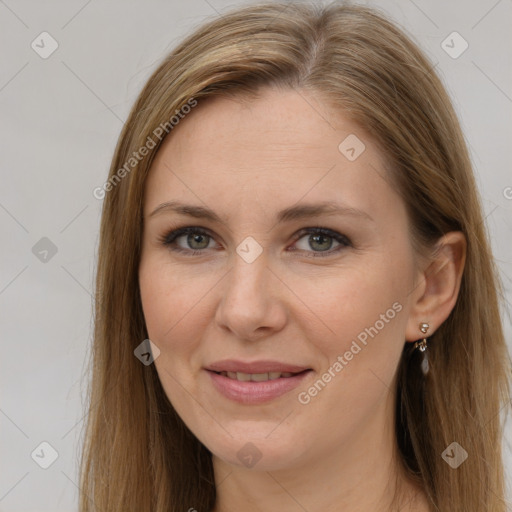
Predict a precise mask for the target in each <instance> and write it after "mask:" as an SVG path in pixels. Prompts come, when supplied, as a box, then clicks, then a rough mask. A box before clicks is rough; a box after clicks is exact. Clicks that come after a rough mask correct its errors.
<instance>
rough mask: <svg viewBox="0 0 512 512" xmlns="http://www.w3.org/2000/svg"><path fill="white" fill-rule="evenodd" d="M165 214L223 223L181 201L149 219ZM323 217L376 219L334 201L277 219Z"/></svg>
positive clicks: (294, 209)
mask: <svg viewBox="0 0 512 512" xmlns="http://www.w3.org/2000/svg"><path fill="white" fill-rule="evenodd" d="M164 212H175V213H178V214H180V215H188V216H189V217H194V218H196V219H206V220H210V221H213V222H218V223H220V224H222V223H223V221H222V219H221V218H220V217H219V215H217V214H216V213H215V212H214V211H213V210H211V209H210V208H207V207H204V206H196V205H190V204H185V203H181V202H180V201H167V202H165V203H162V204H160V205H158V206H157V207H156V208H155V209H154V210H153V211H152V212H151V213H150V214H149V217H154V216H155V215H158V214H161V213H164ZM321 215H346V216H351V217H359V218H363V219H366V220H369V221H372V222H374V219H373V218H372V217H371V216H370V215H369V214H368V213H366V212H364V211H363V210H358V209H357V208H353V207H350V206H344V205H342V204H339V203H336V202H333V201H324V202H321V203H315V204H301V205H296V206H290V207H289V208H285V209H284V210H281V211H280V212H278V214H277V216H276V218H277V222H281V223H282V222H290V221H293V220H300V219H305V218H309V217H319V216H321Z"/></svg>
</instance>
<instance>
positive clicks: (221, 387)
mask: <svg viewBox="0 0 512 512" xmlns="http://www.w3.org/2000/svg"><path fill="white" fill-rule="evenodd" d="M207 372H208V373H209V374H210V377H211V379H212V381H213V385H214V386H215V388H216V389H217V391H219V392H220V393H221V394H222V395H223V396H225V397H226V398H229V399H230V400H233V401H235V402H238V403H241V404H262V403H265V402H269V401H270V400H273V399H275V398H278V397H280V396H281V395H284V394H285V393H288V391H291V390H292V389H295V388H296V387H297V386H298V385H299V384H300V383H301V382H302V381H303V380H304V379H305V378H306V377H307V376H308V375H309V374H310V373H311V370H307V371H305V372H302V373H299V374H297V375H294V376H293V377H280V378H279V379H274V380H267V381H264V382H253V381H239V380H236V379H230V378H229V377H224V376H223V375H219V374H218V373H215V372H212V371H210V370H207Z"/></svg>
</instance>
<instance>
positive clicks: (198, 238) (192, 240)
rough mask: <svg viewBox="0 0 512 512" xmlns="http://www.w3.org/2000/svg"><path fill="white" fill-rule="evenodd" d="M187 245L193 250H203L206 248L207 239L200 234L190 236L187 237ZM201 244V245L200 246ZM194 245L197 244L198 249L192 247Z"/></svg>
mask: <svg viewBox="0 0 512 512" xmlns="http://www.w3.org/2000/svg"><path fill="white" fill-rule="evenodd" d="M187 241H188V243H189V245H190V246H191V247H192V248H193V249H204V248H206V247H208V240H207V237H206V236H204V235H201V234H192V235H188V240H187ZM201 242H202V245H201ZM195 243H198V244H199V245H200V247H197V246H194V244H195Z"/></svg>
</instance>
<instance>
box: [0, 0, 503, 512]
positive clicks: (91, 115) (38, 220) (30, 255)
mask: <svg viewBox="0 0 512 512" xmlns="http://www.w3.org/2000/svg"><path fill="white" fill-rule="evenodd" d="M242 3H247V2H237V3H235V4H237V5H240V4H242ZM367 3H368V4H370V5H376V6H379V7H381V8H383V9H384V10H385V11H387V12H388V13H389V14H391V15H392V17H393V18H394V19H395V20H396V21H397V22H398V23H399V24H401V25H402V26H404V27H405V28H406V30H407V31H408V32H409V34H410V35H412V36H413V37H414V38H415V39H416V40H417V42H419V44H420V45H421V47H422V48H423V49H424V50H425V51H426V52H427V54H428V55H429V56H430V58H431V59H432V61H433V62H435V63H437V69H438V71H439V72H440V73H441V76H442V78H443V80H444V82H445V84H446V86H447V88H448V90H449V92H450V94H451V95H452V98H453V100H454V102H455V106H456V108H457V111H458V113H459V115H460V119H461V122H462V125H463V129H464V131H465V134H466V137H467V140H468V143H469V146H470V149H471V155H472V159H473V161H474V164H475V169H476V172H477V179H478V183H479V187H480V190H481V194H482V197H483V202H484V208H485V213H486V215H487V217H486V222H487V224H488V227H489V229H490V231H491V234H492V240H493V247H494V251H495V256H496V259H497V262H498V264H499V267H500V271H501V275H502V278H503V281H504V284H505V287H506V293H507V300H508V304H507V309H508V311H507V312H506V314H505V316H504V326H505V330H506V334H507V339H508V340H509V343H510V340H511V338H512V335H511V333H512V328H511V320H510V304H511V302H512V301H511V298H512V286H511V285H512V260H511V255H512V236H511V235H512V188H508V187H512V172H511V157H510V151H509V149H510V144H511V142H512V122H511V113H512V87H511V83H512V80H511V79H512V45H511V44H510V30H511V27H512V1H511V0H499V1H496V0H481V1H476V0H473V1H469V2H467V1H463V0H457V1H452V2H449V3H448V2H445V1H443V0H436V1H430V2H428V1H426V0H414V1H412V0H403V1H382V0H381V1H373V2H367ZM235 4H233V2H227V1H224V0H208V1H206V0H188V1H187V2H178V1H177V0H168V1H157V0H152V1H145V2H143V1H142V0H137V1H126V0H125V1H121V0H112V1H108V2H107V1H100V0H89V1H83V0H73V1H70V0H68V1H63V0H61V1H52V2H36V1H33V2H31V1H22V0H19V1H16V0H5V1H3V0H0V54H1V63H2V65H1V69H0V109H1V117H0V131H1V132H0V136H1V147H2V151H1V161H0V172H1V181H0V183H1V188H0V228H1V233H2V238H1V239H2V244H1V266H0V326H1V343H2V357H1V359H0V386H1V388H0V389H1V391H2V392H1V397H0V398H1V401H0V432H1V438H0V461H1V462H0V511H2V512H6V511H9V512H18V511H23V512H29V511H39V512H42V511H52V512H60V511H71V510H76V509H77V490H78V489H77V457H78V454H79V450H80V438H81V437H80V436H81V433H82V431H81V429H82V427H83V424H84V421H83V420H84V410H83V406H84V398H85V390H86V385H87V381H88V377H87V374H86V373H85V366H84V362H85V360H86V356H87V355H88V351H89V346H90V341H91V312H92V296H91V293H92V290H93V275H94V266H95V251H96V249H97V242H98V227H99V220H100V210H101V206H102V203H101V201H100V200H98V199H96V198H95V197H94V196H93V194H92V191H93V189H94V188H95V187H98V186H101V185H102V183H103V182H104V181H105V179H106V176H107V171H108V167H109V163H110V159H111V157H112V153H113V149H114V145H115V142H116V140H117V137H118V134H119V132H120V130H121V127H122V125H123V121H124V120H125V119H126V116H127V114H128V111H129V108H130V107H131V105H132V103H133V101H134V99H135V97H136V95H137V93H138V92H139V90H140V88H141V87H142V85H143V84H144V82H145V80H146V79H147V77H148V75H149V73H150V72H151V71H152V70H153V69H154V67H155V66H156V64H157V63H158V62H159V60H160V59H161V58H162V57H163V56H164V54H165V53H166V52H167V51H169V50H170V49H171V48H172V47H173V46H174V45H175V44H177V42H178V41H179V40H180V39H181V38H182V37H183V35H184V34H186V33H188V32H189V31H190V29H192V28H193V27H195V26H196V25H198V24H200V23H201V22H202V21H204V20H205V19H206V18H210V17H212V16H215V15H216V13H217V12H222V11H223V10H224V9H225V8H226V7H228V6H232V5H235ZM44 31H46V32H48V33H49V34H51V36H52V37H53V38H54V39H55V40H56V41H57V43H58V45H59V46H58V48H57V50H56V51H55V52H54V53H53V54H52V55H51V56H49V57H48V58H46V59H43V58H42V57H41V56H40V55H39V54H38V53H36V51H35V50H34V49H33V48H32V47H31V43H32V42H33V41H35V43H34V44H39V45H40V47H42V46H43V45H44V50H45V51H47V50H48V49H49V48H50V42H49V39H45V40H44V41H45V42H44V43H41V38H40V37H38V36H39V34H41V33H42V32H44ZM453 31H457V32H458V33H459V34H460V35H461V36H462V37H463V38H464V39H465V40H466V41H467V43H468V44H469V47H468V49H467V50H466V51H465V52H464V53H462V55H460V56H459V57H458V58H452V57H451V56H450V55H448V54H447V53H446V52H445V50H444V49H443V47H442V42H443V41H444V40H445V39H446V38H447V36H448V35H449V34H451V33H452V32H453ZM45 37H47V36H45ZM448 41H450V39H448ZM454 41H455V42H454V43H453V44H452V43H449V44H450V45H452V46H454V50H452V52H453V51H456V50H458V49H460V48H461V46H460V43H461V41H460V40H457V39H455V40H454ZM445 44H446V43H445ZM39 51H43V48H39ZM43 237H47V238H48V239H49V240H51V242H52V244H54V246H55V249H56V250H57V252H56V253H55V254H52V252H51V249H50V252H48V254H47V255H46V254H45V253H44V252H40V251H43V250H44V249H45V248H46V249H48V241H43V242H39V241H40V239H41V238H43ZM38 242H39V244H40V245H38V246H36V249H34V251H33V247H34V246H35V245H36V244H37V243H38ZM41 244H42V245H41ZM45 244H46V245H45ZM38 251H39V253H38ZM34 252H35V253H36V254H34ZM41 258H43V259H44V258H46V261H41ZM492 341H493V340H488V342H489V343H492ZM508 425H509V426H508V427H507V440H506V441H505V450H504V451H505V456H506V461H507V469H508V479H509V480H512V478H511V474H512V471H511V470H512V455H511V449H510V446H511V440H512V433H511V430H512V428H511V427H510V422H509V423H508ZM43 441H46V442H48V443H50V444H51V445H52V446H53V447H54V449H55V450H56V451H57V452H58V458H57V459H56V460H55V462H54V463H53V464H52V465H51V466H50V467H49V468H48V469H46V470H45V469H42V468H41V467H39V465H37V464H36V462H35V461H34V460H33V459H32V458H31V453H32V452H33V451H34V450H35V449H36V448H37V450H36V452H35V453H36V454H37V453H39V455H40V457H39V459H37V456H36V455H34V458H35V459H36V460H39V461H43V459H44V457H47V460H49V459H48V457H49V453H50V452H49V450H48V449H46V451H45V452H44V450H45V448H44V447H43V452H44V453H45V455H44V457H43V456H42V455H41V453H42V452H41V451H40V450H41V448H38V447H39V445H40V443H41V442H43Z"/></svg>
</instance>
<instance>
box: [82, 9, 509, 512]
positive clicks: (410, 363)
mask: <svg viewBox="0 0 512 512" xmlns="http://www.w3.org/2000/svg"><path fill="white" fill-rule="evenodd" d="M262 86H263V87H264V86H278V87H282V88H288V89H289V88H293V89H295V90H300V89H303V90H307V89H309V90H311V91H314V92H315V93H317V94H319V95H320V96H321V97H322V98H324V99H325V101H326V103H328V104H329V105H330V106H331V107H332V108H333V109H340V111H342V112H343V113H344V114H345V115H346V116H348V117H349V118H350V119H351V120H352V121H353V122H355V123H358V124H359V125H361V126H362V127H364V128H365V130H367V132H369V133H370V134H371V136H372V137H373V139H374V141H375V142H376V143H377V144H378V145H379V147H380V148H381V150H382V152H383V154H384V155H385V157H386V159H387V161H388V162H389V163H390V165H389V167H390V173H391V176H392V179H393V180H394V181H395V182H396V185H397V188H398V190H399V191H400V193H401V195H402V197H403V200H404V202H405V204H406V206H407V210H408V214H409V216H410V220H411V224H412V231H413V233H412V236H413V241H414V243H415V247H416V249H417V250H418V251H423V250H425V251H426V250H427V249H428V248H429V247H431V246H432V244H433V243H434V242H435V241H436V240H437V239H438V238H439V237H440V236H441V235H442V234H443V233H446V232H448V231H452V230H460V231H462V232H463V233H464V235H465V236H466V239H467V256H466V266H465V270H464V274H463V277H462V284H461V289H460V292H459V297H458V300H457V303H456V305H455V307H454V309H453V311H452V313H451V314H450V316H449V318H448V319H447V320H446V321H445V322H444V323H443V324H442V325H441V326H440V327H439V329H438V330H437V331H436V333H435V334H434V335H433V336H432V338H431V340H430V344H429V351H430V360H431V368H432V370H431V372H430V375H429V376H428V379H426V380H423V379H421V378H419V377H418V375H420V372H419V368H418V361H417V360H416V356H415V355H414V354H412V353H411V348H410V346H411V344H405V345H404V352H403V356H402V360H401V362H400V365H399V368H398V373H397V390H396V391H397V411H396V437H397V442H398V445H399V448H400V453H401V461H402V463H403V466H404V468H405V469H406V471H407V472H408V475H409V476H410V477H411V478H414V479H415V480H416V481H417V482H418V483H419V484H420V485H421V486H422V487H423V488H424V490H425V492H426V494H427V496H428V499H429V501H430V503H431V509H432V510H438V511H442V512H448V511H449V512H471V511H473V512H477V511H478V512H480V511H483V510H486V511H493V512H504V511H505V510H506V505H505V499H504V492H505V490H504V468H503V463H502V455H501V440H502V436H503V427H502V420H501V418H500V411H502V409H503V407H504V406H505V405H506V404H507V402H508V401H509V400H510V387H509V385H510V382H509V376H510V366H509V363H508V354H507V349H506V345H505V340H504V335H503V331H502V324H501V319H500V312H499V297H500V294H501V289H500V284H499V281H498V277H497V271H496V268H495V265H494V262H493V258H492V255H491V251H490V247H489V241H488V238H487V234H486V230H485V226H484V219H483V217H482V209H481V205H480V202H479V197H478V193H477V190H476V186H475V182H474V177H473V173H472V167H471V162H470V159H469V156H468V151H467V147H466V143H465V141H464V138H463V135H462V133H461V129H460V126H459V122H458V120H457V117H456V115H455V113H454V110H453V108H452V105H451V103H450V100H449V98H448V95H447V93H446V92H445V89H444V88H443V86H442V84H441V82H440V80H439V78H438V77H437V75H436V73H435V72H434V69H433V68H432V66H431V64H430V63H429V62H428V60H427V59H426V58H425V57H424V55H423V54H422V53H421V52H420V50H419V49H418V48H417V46H416V45H415V44H414V43H413V42H411V40H410V38H409V37H407V36H406V35H404V33H403V32H402V31H401V30H400V29H398V28H397V27H396V26H395V25H394V24H393V23H391V22H390V21H388V20H387V19H386V17H385V16H383V15H382V14H380V13H378V12H376V11H375V10H374V9H370V8H367V7H362V6H351V5H340V4H337V3H334V4H331V5H328V6H324V7H321V6H314V5H310V4H301V3H287V4H285V3H278V2H273V3H271V4H270V3H269V4H257V5H253V6H250V7H244V8H241V9H237V10H235V11H232V12H230V13H228V14H225V15H222V16H221V17H219V18H217V19H215V20H213V21H211V22H209V23H208V24H205V25H203V26H201V27H200V28H199V29H198V30H197V31H196V32H194V33H193V34H192V35H191V36H189V37H188V38H187V39H186V40H185V41H183V42H182V43H181V44H180V45H179V46H178V47H177V48H176V49H175V50H174V51H173V52H172V53H171V54H170V55H169V56H167V57H166V58H165V59H164V60H163V62H162V63H161V64H160V65H159V66H158V68H157V69H156V71H155V72H154V73H153V74H152V76H151V77H150V78H149V80H148V82H147V84H146V85H145V87H144V89H143V90H142V92H141V93H140V95H139V97H138V99H137V100H136V102H135V105H134V106H133V108H132V110H131V113H130V115H129V117H128V119H127V121H126V124H125V126H124V129H123V131H122V133H121V135H120V138H119V141H118V144H117V148H116V151H115V155H114V158H113V161H112V166H111V169H110V174H109V183H110V185H109V187H108V189H107V188H106V189H105V190H107V192H106V194H105V199H104V204H103V214H102V223H101V234H100V245H99V255H98V267H97V277H96V279H97V282H96V304H95V330H94V344H93V351H92V385H91V388H90V405H89V414H88V420H87V430H86V432H85V440H84V448H83V458H82V466H81V489H82V491H81V495H80V511H81V512H91V511H93V510H97V511H104V512H126V511H127V510H136V511H137V512H171V511H172V512H175V511H176V512H177V511H183V510H189V509H190V508H191V507H193V508H195V509H196V510H197V511H198V512H208V511H210V510H211V509H212V508H213V506H214V503H215V495H216V494H215V482H214V475H213V468H212V462H211V453H210V452H209V451H208V450H207V449H206V448H205V447H204V446H203V445H202V444H201V443H199V441H198V440H197V439H196V438H195V437H194V435H193V434H192V433H191V432H190V431H189V429H188V428H187V427H186V426H185V424H184V423H183V422H182V420H181V419H180V418H179V417H178V415H177V414H176V412H175V411H174V409H173V407H172V406H171V404H170V402H169V400H168V399H167V397H166V395H165V393H164V391H163V389H162V386H161V384H160V381H159V379H158V375H157V373H156V369H155V367H154V365H149V366H145V365H143V364H141V363H140V361H139V360H138V359H137V358H136V357H135V356H134V349H135V348H136V347H137V346H138V345H139V344H140V343H141V342H142V341H143V340H144V339H146V338H147V337H148V336H147V332H146V328H145V323H144V318H143V314H142V306H141V299H140V293H139V286H138V265H139V258H140V250H141V235H142V201H143V192H144V184H145V179H146V176H147V174H148V171H149V168H150V165H151V162H152V160H153V158H154V155H155V153H156V151H157V150H158V148H159V146H160V144H161V139H163V137H162V138H161V139H158V138H156V137H155V133H156V132H155V130H156V129H157V127H159V126H165V124H164V123H169V120H170V119H171V118H172V117H173V116H175V115H176V112H177V111H179V112H180V109H182V107H183V106H184V105H186V104H190V102H191V101H192V100H193V101H197V102H198V103H199V105H200V103H201V100H202V99H203V98H206V97H209V96H214V95H226V94H235V95H236V94H257V91H258V89H259V88H261V87H262ZM199 108H200V106H199ZM183 122H186V120H185V121H183ZM166 126H167V127H169V125H168V124H167V125H166ZM171 128H172V127H171ZM160 131H161V129H160ZM168 131H169V132H170V131H171V129H169V130H168ZM169 136H172V133H170V135H169ZM149 138H151V140H152V141H153V146H154V147H152V148H151V150H150V151H149V154H147V155H146V156H145V157H144V158H140V160H138V161H137V162H136V163H134V165H133V166H132V168H127V166H126V163H127V162H128V161H129V160H130V158H131V157H132V155H133V153H134V152H139V151H140V148H142V147H143V146H148V140H149ZM132 164H133V162H132ZM122 168H124V169H125V172H120V169H122ZM453 441H456V442H457V443H459V444H460V445H461V446H462V447H463V448H464V449H465V450H466V451H467V452H468V454H469V458H468V460H467V461H466V462H465V463H463V464H462V465H461V466H460V467H459V468H458V469H457V470H454V469H452V468H451V467H450V466H449V465H448V464H447V463H446V462H445V461H444V460H443V458H442V456H441V454H442V453H443V451H444V450H445V449H446V447H447V446H448V445H450V444H451V443H452V442H453Z"/></svg>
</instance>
